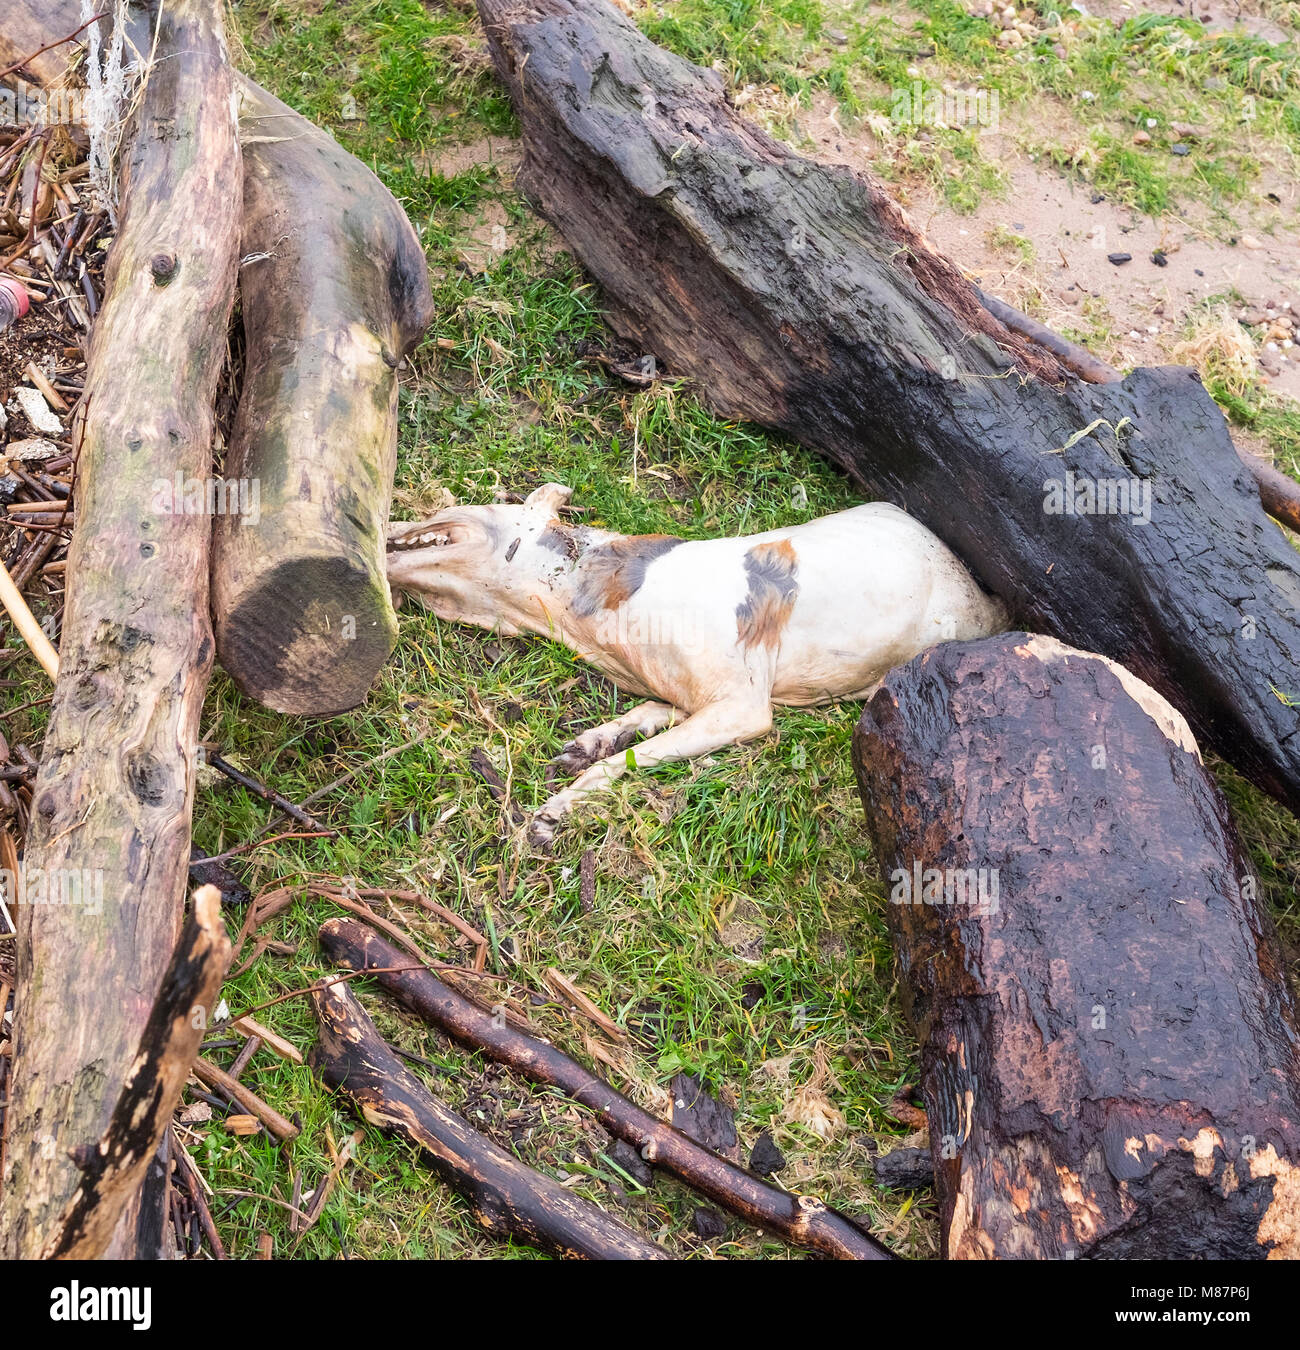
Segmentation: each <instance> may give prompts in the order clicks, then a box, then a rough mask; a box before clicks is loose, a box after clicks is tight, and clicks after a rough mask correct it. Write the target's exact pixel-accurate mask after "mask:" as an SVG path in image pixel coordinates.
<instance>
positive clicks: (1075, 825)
mask: <svg viewBox="0 0 1300 1350" xmlns="http://www.w3.org/2000/svg"><path fill="white" fill-rule="evenodd" d="M854 762H855V766H856V769H857V775H858V784H859V787H860V789H861V792H862V799H863V803H864V805H865V807H866V812H867V820H868V823H869V828H870V830H871V835H872V840H873V843H874V845H875V849H876V855H877V858H878V861H879V865H880V868H881V870H882V873H883V875H884V877H885V881H886V885H887V887H888V888H889V890H890V895H891V903H890V904H889V906H888V918H889V924H890V928H891V930H892V932H893V936H894V942H895V946H896V949H897V952H898V959H899V965H900V969H901V976H902V980H901V983H902V988H903V993H904V1002H905V1006H906V1008H907V1011H908V1013H909V1015H910V1017H911V1019H912V1022H913V1024H914V1026H915V1027H916V1031H917V1035H918V1038H919V1039H920V1042H921V1068H922V1091H923V1095H924V1100H925V1105H926V1109H927V1113H928V1116H929V1124H930V1145H931V1151H932V1154H933V1157H934V1165H935V1176H936V1183H937V1188H938V1192H939V1199H940V1205H941V1215H942V1223H943V1238H944V1250H945V1252H946V1254H947V1255H948V1256H950V1257H956V1258H971V1257H975V1258H978V1257H1033V1258H1068V1257H1092V1258H1119V1259H1158V1258H1161V1257H1179V1258H1227V1257H1240V1258H1263V1257H1265V1256H1270V1257H1287V1258H1296V1257H1300V1036H1297V1031H1296V1012H1295V1005H1294V1002H1293V999H1292V995H1291V991H1290V989H1289V988H1288V985H1287V977H1286V967H1285V963H1284V961H1283V958H1282V955H1281V952H1280V951H1279V948H1278V944H1277V941H1276V939H1275V937H1274V935H1273V933H1272V930H1271V926H1270V924H1269V922H1268V920H1267V919H1266V917H1265V916H1264V915H1263V914H1262V913H1261V911H1260V908H1259V906H1258V905H1257V903H1256V901H1255V899H1254V894H1255V888H1256V882H1255V878H1254V876H1253V874H1252V872H1251V868H1250V864H1249V862H1248V860H1247V857H1246V855H1245V852H1244V850H1243V848H1242V846H1241V843H1240V841H1239V840H1238V838H1237V836H1236V834H1235V832H1234V830H1233V828H1232V826H1231V824H1230V823H1229V818H1228V812H1227V807H1226V805H1225V803H1224V800H1223V798H1222V796H1221V795H1220V793H1219V791H1218V789H1217V788H1216V786H1215V784H1214V781H1213V779H1212V778H1211V777H1210V776H1209V774H1208V773H1207V772H1206V770H1205V769H1204V767H1203V766H1202V764H1201V760H1200V755H1199V753H1198V752H1197V749H1196V744H1195V741H1194V740H1193V739H1192V736H1191V733H1190V731H1189V729H1188V727H1187V724H1186V722H1185V721H1184V720H1183V718H1182V717H1181V716H1180V715H1179V714H1178V713H1177V712H1175V711H1174V709H1173V708H1171V707H1170V705H1169V704H1167V703H1166V702H1165V701H1164V700H1163V699H1162V698H1160V696H1159V695H1158V694H1156V692H1155V691H1154V690H1152V689H1151V688H1150V687H1149V686H1146V685H1144V684H1142V683H1141V682H1140V681H1139V680H1137V679H1135V678H1134V677H1133V676H1132V675H1131V674H1130V673H1129V672H1128V671H1126V670H1124V669H1122V668H1121V667H1119V666H1116V665H1114V664H1113V663H1112V662H1109V661H1106V660H1103V659H1102V658H1101V657H1097V656H1093V655H1090V654H1086V653H1083V652H1078V651H1074V650H1073V649H1071V648H1068V647H1065V646H1063V645H1062V644H1061V643H1059V642H1056V641H1055V640H1053V639H1050V638H1043V637H1029V636H1027V635H1025V634H1023V633H1019V634H1011V635H1004V636H1000V637H995V638H986V639H984V640H983V641H980V642H973V643H960V644H959V643H951V644H946V645H944V646H941V647H938V648H935V649H934V650H933V651H931V652H928V653H926V654H925V655H924V656H921V657H918V658H917V659H916V660H914V661H912V662H911V663H910V664H908V665H906V666H903V667H900V668H898V669H896V670H893V671H891V672H890V674H889V675H888V676H887V677H886V678H885V681H884V685H883V687H882V689H881V690H880V691H879V692H878V693H877V694H876V696H875V697H874V698H873V699H872V700H871V702H870V704H869V705H868V707H867V710H866V711H865V712H864V714H863V716H862V721H861V723H860V724H859V727H858V730H857V733H856V735H855V737H854ZM981 869H982V872H981ZM981 886H982V887H983V889H982V890H981ZM963 887H964V888H965V902H964V903H963V900H962V893H963V892H962V888H963ZM981 896H982V897H983V901H984V903H983V904H980V903H977V902H978V901H979V899H980V897H981Z"/></svg>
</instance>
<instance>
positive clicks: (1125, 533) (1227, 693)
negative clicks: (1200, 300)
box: [478, 0, 1300, 808]
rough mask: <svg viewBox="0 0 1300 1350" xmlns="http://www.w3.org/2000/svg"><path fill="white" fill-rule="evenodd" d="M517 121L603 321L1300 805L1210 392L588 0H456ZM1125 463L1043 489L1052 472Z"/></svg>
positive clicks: (1299, 745) (1295, 633)
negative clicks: (758, 121) (804, 449)
mask: <svg viewBox="0 0 1300 1350" xmlns="http://www.w3.org/2000/svg"><path fill="white" fill-rule="evenodd" d="M478 7H479V11H480V13H481V14H482V16H483V19H484V22H485V25H486V28H487V34H488V39H489V42H490V43H491V46H492V51H493V55H494V58H495V60H496V64H497V67H498V70H499V71H500V73H501V75H502V77H503V78H504V80H505V82H506V84H507V85H508V86H509V88H510V91H511V94H512V96H513V98H514V102H515V107H516V109H517V111H518V113H519V117H520V119H521V121H522V123H523V131H524V149H525V155H524V163H523V166H522V169H521V172H520V174H519V179H518V181H519V183H520V186H521V187H522V188H523V190H524V191H525V192H526V193H527V194H528V195H529V196H530V197H531V198H532V200H533V201H534V202H535V203H536V204H537V206H538V207H539V209H540V210H541V211H542V212H543V214H545V215H546V216H547V217H548V218H549V219H550V220H551V221H552V222H553V223H554V224H555V225H556V227H557V228H558V229H559V231H560V232H561V234H562V235H563V236H564V238H565V241H566V242H567V243H568V245H569V246H570V247H571V248H572V249H573V250H574V252H575V253H576V254H577V255H578V257H579V258H580V259H581V261H582V262H583V264H584V265H585V266H586V267H587V268H588V270H589V271H590V272H591V273H592V274H593V275H594V276H595V277H596V279H597V280H598V281H599V282H600V283H601V285H602V286H603V288H604V291H605V296H606V299H607V301H608V304H609V307H610V310H611V318H612V320H613V322H614V325H615V327H616V328H618V329H619V330H620V331H621V332H623V333H625V334H628V335H630V336H631V337H633V338H634V339H635V340H636V341H637V342H638V343H639V344H641V347H642V350H646V351H652V352H655V353H657V354H658V355H659V356H660V357H662V358H665V359H666V361H667V363H668V367H669V369H670V370H672V371H676V372H679V373H682V374H687V375H690V376H692V377H694V378H695V379H696V380H697V381H698V385H699V389H700V393H701V396H702V397H703V398H705V399H706V400H707V401H708V402H709V403H710V404H711V405H712V406H713V407H714V408H716V409H717V410H718V411H720V412H722V413H723V414H725V415H727V416H736V417H748V418H751V419H753V420H754V421H757V422H761V423H763V424H765V425H767V426H770V427H775V428H777V429H779V430H781V431H783V432H785V433H787V434H789V435H791V436H793V437H795V438H796V439H798V440H801V441H803V442H804V443H805V444H807V445H809V446H813V447H815V448H816V449H818V450H820V451H822V452H824V453H825V454H826V455H828V456H829V457H830V458H831V459H832V460H833V461H834V462H835V463H836V464H838V465H839V466H841V467H842V468H843V469H844V470H845V471H846V472H848V473H849V474H851V475H852V476H853V478H854V479H855V480H856V481H857V482H858V483H860V484H861V485H862V486H863V487H864V488H866V489H868V490H869V491H870V492H872V493H873V494H875V495H878V496H881V497H884V498H887V499H889V500H891V501H894V502H896V503H897V504H899V505H900V506H903V507H905V508H906V509H907V510H909V511H911V512H912V513H913V514H914V515H916V516H917V517H919V518H920V519H921V520H923V521H924V522H925V523H926V524H927V525H928V526H930V528H932V529H933V530H934V531H935V532H936V533H937V534H938V535H939V536H940V537H941V538H942V539H944V541H945V542H946V543H948V544H949V545H951V546H952V547H953V548H954V549H955V550H956V552H957V553H958V554H960V555H961V557H962V558H963V559H964V560H965V561H966V563H967V564H968V565H969V566H970V567H971V568H972V569H973V570H974V572H975V573H976V575H977V576H978V577H979V579H980V580H981V582H982V583H983V584H984V585H985V586H986V587H987V588H988V589H990V590H992V591H994V592H995V593H996V594H998V595H1000V596H1001V597H1002V598H1003V599H1004V600H1007V601H1008V602H1010V603H1011V605H1012V607H1013V609H1014V610H1015V612H1016V613H1017V615H1018V617H1019V619H1020V621H1024V622H1028V623H1029V624H1030V625H1031V626H1033V627H1038V628H1044V629H1046V630H1048V631H1050V632H1052V633H1055V634H1056V635H1058V636H1059V637H1061V638H1063V639H1065V640H1067V641H1070V642H1073V643H1077V644H1078V645H1080V646H1083V647H1086V648H1088V649H1091V650H1096V651H1100V652H1104V653H1105V654H1107V655H1108V656H1112V657H1114V658H1116V659H1117V660H1120V661H1122V662H1123V663H1124V664H1125V665H1127V666H1129V667H1130V668H1131V669H1133V670H1134V671H1135V672H1136V673H1137V674H1139V675H1141V676H1142V677H1143V678H1144V679H1145V680H1147V681H1149V682H1150V683H1152V684H1154V685H1155V686H1156V687H1157V688H1158V689H1160V690H1161V691H1162V692H1163V693H1164V694H1165V695H1166V696H1168V697H1169V698H1170V699H1171V700H1172V701H1173V702H1174V703H1175V704H1176V705H1177V706H1178V707H1180V708H1181V709H1182V710H1183V711H1184V712H1185V713H1186V714H1187V715H1188V717H1189V718H1190V719H1191V721H1192V724H1193V726H1194V727H1195V729H1196V732H1197V734H1198V735H1199V736H1201V737H1202V738H1203V740H1204V742H1205V743H1206V744H1207V745H1209V746H1212V747H1213V748H1214V749H1215V750H1216V751H1218V752H1219V753H1221V754H1222V755H1224V756H1225V757H1226V758H1227V759H1229V760H1231V761H1232V762H1233V763H1234V764H1236V765H1238V766H1239V767H1240V768H1241V770H1242V771H1243V772H1244V773H1245V774H1247V775H1248V776H1249V777H1250V778H1251V779H1252V780H1253V781H1255V782H1256V783H1258V784H1260V785H1261V786H1263V787H1264V788H1266V789H1267V790H1268V791H1270V792H1272V793H1274V794H1276V795H1277V796H1278V797H1280V798H1281V799H1282V800H1284V801H1286V802H1287V803H1288V804H1289V805H1290V806H1292V807H1293V808H1296V807H1300V735H1298V734H1297V731H1298V730H1300V724H1298V723H1297V712H1296V709H1295V708H1294V707H1293V706H1290V703H1289V701H1288V700H1286V699H1285V698H1284V697H1279V695H1283V696H1285V695H1287V694H1297V693H1300V689H1298V688H1297V679H1298V678H1300V677H1297V673H1296V672H1297V666H1298V665H1300V615H1298V614H1297V608H1298V607H1300V565H1298V564H1300V559H1297V557H1296V554H1295V551H1294V550H1293V549H1292V548H1291V546H1290V544H1289V543H1288V542H1287V540H1286V538H1285V536H1284V535H1283V534H1282V533H1281V532H1280V531H1279V530H1278V529H1277V528H1276V527H1275V526H1274V525H1273V524H1272V523H1271V522H1270V521H1269V520H1268V519H1267V517H1266V516H1265V515H1264V513H1263V511H1262V510H1261V508H1260V502H1259V496H1258V493H1257V492H1256V490H1255V488H1254V486H1253V484H1252V483H1251V481H1250V478H1249V476H1248V475H1247V473H1246V471H1245V470H1244V469H1243V467H1242V465H1241V463H1240V461H1239V460H1238V458H1237V456H1236V454H1235V453H1234V451H1233V448H1232V443H1231V440H1230V437H1229V435H1228V432H1227V428H1226V426H1225V424H1224V420H1223V416H1222V414H1221V413H1220V412H1219V410H1218V408H1217V407H1216V406H1215V405H1214V403H1213V401H1212V400H1211V399H1210V398H1209V396H1208V395H1207V394H1206V392H1205V390H1204V389H1203V388H1202V386H1201V384H1200V382H1199V381H1198V379H1197V378H1196V376H1195V374H1194V373H1193V372H1192V371H1190V370H1186V369H1182V368H1174V367H1166V368H1161V369H1142V370H1136V371H1134V372H1133V373H1132V374H1131V375H1130V376H1128V378H1127V379H1125V380H1123V381H1121V382H1119V383H1114V384H1091V383H1086V382H1084V381H1082V380H1080V379H1079V378H1077V376H1075V375H1073V374H1071V373H1070V372H1069V371H1067V370H1066V369H1065V368H1064V367H1063V366H1062V365H1061V364H1060V363H1059V362H1058V360H1057V359H1056V357H1054V356H1053V355H1052V354H1051V353H1050V352H1048V351H1047V350H1045V349H1044V348H1043V347H1042V346H1041V345H1039V344H1037V343H1035V342H1033V341H1032V340H1030V339H1028V338H1026V337H1024V336H1023V335H1020V334H1017V333H1014V332H1012V331H1011V330H1010V329H1008V328H1007V327H1005V326H1004V325H1003V324H1002V323H1000V322H999V321H998V320H997V319H996V318H995V317H994V316H993V315H992V314H990V313H989V311H988V310H987V309H986V308H985V307H984V306H983V305H982V304H981V303H980V299H979V295H978V293H977V292H976V290H975V288H974V287H973V286H971V285H970V283H969V282H967V281H966V280H965V279H964V278H963V277H962V276H961V274H960V272H959V271H958V270H957V269H956V268H955V267H954V266H952V265H951V264H950V263H948V262H947V261H945V260H944V259H943V258H941V257H939V256H937V255H936V254H935V253H934V252H932V251H931V249H930V248H929V247H928V246H927V244H926V242H925V240H924V239H923V238H922V237H921V235H920V234H919V233H918V232H917V231H916V229H915V228H913V226H912V225H911V224H909V222H908V221H907V219H906V218H905V216H904V215H903V213H902V212H901V211H900V210H899V209H898V208H897V207H896V206H895V205H894V204H893V203H892V202H890V201H889V199H888V197H887V196H886V195H885V193H884V192H883V191H882V190H881V189H880V188H879V187H878V186H876V185H875V184H874V183H872V182H871V181H869V180H867V179H865V178H863V177H860V176H859V175H857V174H855V173H853V172H852V171H850V170H849V169H847V168H841V167H827V166H824V165H820V164H816V163H813V162H811V161H809V160H807V159H804V158H802V157H801V156H799V155H797V154H795V153H794V152H793V151H791V150H790V149H788V148H787V147H786V146H783V145H781V144H779V143H777V142H776V141H774V140H772V139H771V138H770V137H768V136H766V135H764V134H763V133H762V132H760V131H758V130H757V129H755V128H754V127H752V126H750V125H749V124H748V123H746V122H745V121H744V120H743V119H742V118H741V117H740V116H739V115H738V114H737V113H736V112H735V111H734V110H733V109H732V108H731V107H730V106H729V105H728V103H727V101H726V98H725V96H724V93H723V90H722V87H721V84H720V81H719V80H718V78H717V77H716V76H715V75H714V74H712V73H711V72H708V71H703V70H700V69H699V68H697V67H695V66H693V65H691V64H689V63H688V62H686V61H683V60H681V59H679V58H678V57H676V56H673V55H671V54H670V53H668V52H666V51H663V50H661V49H659V48H657V47H655V46H654V45H653V44H652V43H650V42H649V41H647V40H646V39H645V38H644V37H643V36H642V35H641V34H640V33H639V32H638V30H637V29H636V27H635V26H634V25H633V24H632V23H631V22H630V21H629V20H628V19H626V18H625V17H624V16H623V15H621V14H620V13H618V12H617V11H616V10H615V9H614V8H613V7H612V6H610V5H609V4H607V3H605V0H479V5H478ZM1067 473H1071V474H1073V475H1075V476H1076V478H1075V480H1069V481H1078V480H1079V479H1088V480H1092V481H1093V482H1094V483H1095V482H1096V481H1097V480H1117V481H1122V482H1123V484H1124V486H1125V487H1126V488H1127V487H1128V485H1129V480H1130V479H1133V480H1141V481H1142V482H1143V483H1146V484H1149V485H1150V487H1151V488H1152V489H1153V495H1154V503H1153V505H1152V511H1151V520H1150V523H1148V524H1139V523H1136V521H1135V517H1134V514H1132V513H1130V514H1127V515H1120V514H1115V515H1078V514H1068V515H1067V514H1060V515H1052V514H1048V513H1047V510H1046V507H1047V505H1048V501H1047V498H1048V489H1047V482H1048V480H1054V481H1056V482H1057V483H1058V484H1059V485H1060V486H1061V487H1062V489H1063V488H1064V485H1065V483H1066V482H1067V480H1066V474H1067Z"/></svg>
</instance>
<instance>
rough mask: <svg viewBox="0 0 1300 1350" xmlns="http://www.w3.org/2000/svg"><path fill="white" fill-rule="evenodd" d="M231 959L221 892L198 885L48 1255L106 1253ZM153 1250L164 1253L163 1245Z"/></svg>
mask: <svg viewBox="0 0 1300 1350" xmlns="http://www.w3.org/2000/svg"><path fill="white" fill-rule="evenodd" d="M229 961H230V938H229V936H228V935H227V933H226V929H225V925H224V924H223V923H222V921H221V892H220V891H219V890H217V888H216V887H215V886H203V887H200V889H199V890H197V891H196V892H195V894H194V911H193V914H192V915H191V917H190V920H189V922H188V923H187V924H186V926H185V930H184V932H183V933H182V934H181V939H180V942H178V943H177V945H176V951H175V952H174V953H173V955H172V960H171V964H170V965H169V966H168V968H167V972H166V974H165V975H164V976H163V980H162V984H161V986H160V988H159V991H158V998H157V1000H156V1001H155V1003H154V1005H153V1010H152V1011H151V1012H150V1014H149V1020H148V1022H147V1023H146V1024H145V1028H144V1032H143V1034H142V1035H141V1037H140V1046H139V1049H138V1050H137V1052H136V1057H135V1062H134V1064H133V1065H132V1066H131V1071H130V1073H129V1074H128V1075H127V1079H126V1083H125V1085H124V1086H123V1088H122V1092H121V1094H120V1095H119V1097H118V1099H117V1105H116V1106H115V1107H114V1108H113V1114H112V1118H111V1119H110V1120H109V1123H108V1129H107V1130H106V1131H105V1132H104V1135H103V1138H101V1139H100V1140H99V1141H98V1143H96V1144H95V1145H94V1146H93V1147H92V1148H90V1149H89V1150H87V1151H86V1152H85V1153H84V1154H83V1155H81V1156H80V1157H78V1159H77V1160H76V1161H77V1163H78V1166H79V1167H80V1169H81V1184H80V1186H78V1188H77V1190H76V1192H75V1194H74V1195H73V1197H72V1200H71V1201H70V1203H69V1205H68V1209H67V1211H66V1212H65V1214H64V1215H63V1217H62V1219H61V1220H60V1223H59V1225H58V1231H57V1233H56V1234H55V1236H54V1238H53V1239H52V1240H51V1243H50V1246H49V1248H48V1249H47V1251H46V1253H45V1255H46V1256H47V1257H49V1258H60V1259H64V1260H94V1259H95V1258H97V1257H100V1256H103V1255H104V1253H105V1251H106V1250H107V1248H108V1245H109V1241H110V1239H111V1238H112V1236H113V1230H114V1227H115V1226H116V1224H117V1220H118V1218H119V1216H120V1215H121V1214H122V1212H123V1210H124V1209H125V1208H126V1206H127V1205H128V1203H129V1202H130V1199H131V1197H132V1196H133V1195H134V1194H135V1191H136V1189H137V1187H138V1186H139V1185H140V1184H141V1181H142V1179H143V1177H144V1174H145V1171H146V1169H147V1168H148V1167H149V1165H150V1163H151V1162H153V1160H154V1155H155V1153H156V1152H157V1150H158V1147H159V1145H160V1144H162V1143H163V1141H164V1138H165V1136H166V1134H167V1131H168V1130H169V1129H170V1127H171V1121H172V1113H173V1112H174V1111H175V1109H176V1107H177V1106H178V1105H179V1104H180V1098H181V1089H182V1088H183V1087H184V1086H185V1080H186V1079H187V1078H188V1077H189V1073H190V1066H191V1065H192V1064H193V1063H194V1059H195V1056H196V1055H197V1054H198V1052H199V1046H200V1044H201V1043H202V1040H203V1036H204V1033H205V1031H206V1029H207V1028H208V1027H210V1026H211V1025H212V1023H213V1022H214V1021H215V1014H216V1009H217V1002H218V1000H219V999H220V997H221V984H222V981H223V980H224V979H225V977H226V966H227V965H228V964H229ZM164 1180H165V1174H164ZM153 1245H154V1247H155V1248H157V1247H160V1246H161V1242H155V1243H154V1244H153Z"/></svg>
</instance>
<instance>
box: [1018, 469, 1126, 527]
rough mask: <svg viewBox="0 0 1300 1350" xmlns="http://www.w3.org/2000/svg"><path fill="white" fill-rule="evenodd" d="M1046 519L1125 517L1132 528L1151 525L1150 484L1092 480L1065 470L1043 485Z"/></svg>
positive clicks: (1123, 479) (1087, 476)
mask: <svg viewBox="0 0 1300 1350" xmlns="http://www.w3.org/2000/svg"><path fill="white" fill-rule="evenodd" d="M1043 514H1044V515H1048V516H1128V517H1129V519H1130V520H1131V521H1132V523H1133V524H1134V525H1149V524H1150V523H1151V483H1150V480H1149V479H1146V478H1092V477H1090V476H1089V475H1088V474H1077V473H1074V472H1073V470H1066V473H1065V476H1064V477H1063V478H1048V479H1047V480H1045V481H1044V483H1043Z"/></svg>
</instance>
